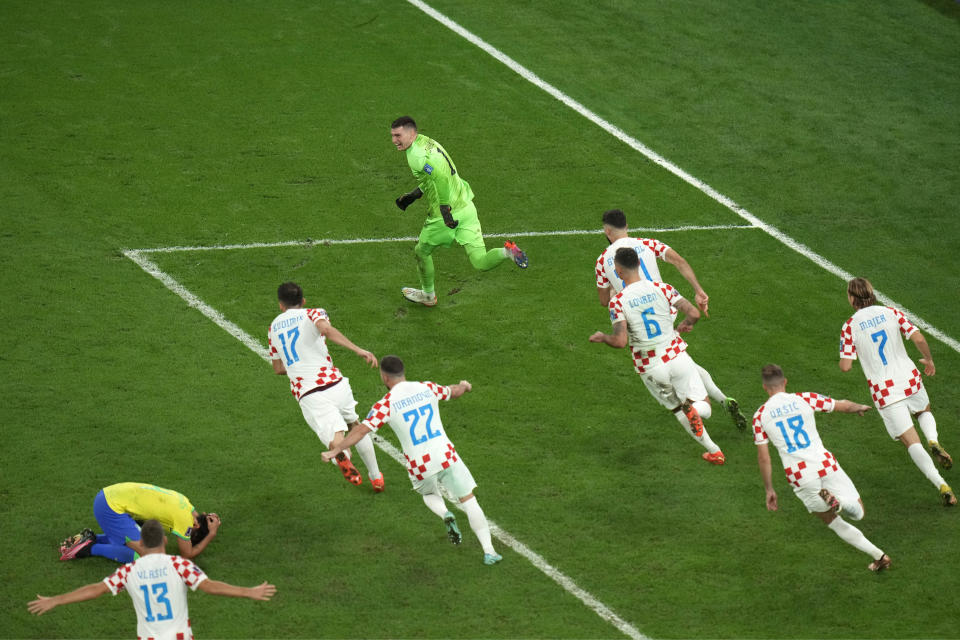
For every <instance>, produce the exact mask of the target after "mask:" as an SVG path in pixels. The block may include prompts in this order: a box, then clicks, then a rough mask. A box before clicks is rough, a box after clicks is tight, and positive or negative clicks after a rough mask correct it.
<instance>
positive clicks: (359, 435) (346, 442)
mask: <svg viewBox="0 0 960 640" xmlns="http://www.w3.org/2000/svg"><path fill="white" fill-rule="evenodd" d="M368 433H370V427H368V426H367V425H365V424H363V423H362V422H359V423H357V425H356V426H355V427H353V428H352V429H350V432H349V433H347V435H346V436H344V437H343V440H341V441H340V442H338V443H337V444H336V445H334V446H332V447H330V449H329V450H328V451H324V452H323V453H321V454H320V457H321V458H322V459H323V461H324V462H330V461H331V460H333V459H334V458H336V457H337V456H338V455H340V453H341V452H343V451H345V450H347V449H349V448H350V447H352V446H353V445H355V444H357V443H358V442H360V441H361V440H363V436H365V435H367V434H368Z"/></svg>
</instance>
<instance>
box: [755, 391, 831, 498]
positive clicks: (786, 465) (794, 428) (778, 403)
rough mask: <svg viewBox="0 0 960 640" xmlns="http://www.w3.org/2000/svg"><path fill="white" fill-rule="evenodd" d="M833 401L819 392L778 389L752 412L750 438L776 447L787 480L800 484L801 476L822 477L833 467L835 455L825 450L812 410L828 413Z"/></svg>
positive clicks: (809, 477)
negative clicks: (790, 391)
mask: <svg viewBox="0 0 960 640" xmlns="http://www.w3.org/2000/svg"><path fill="white" fill-rule="evenodd" d="M835 406H836V402H835V401H834V399H833V398H831V397H829V396H823V395H820V394H819V393H809V392H805V393H787V392H785V391H781V392H780V393H777V394H774V395H772V396H770V399H769V400H767V401H766V402H765V403H764V404H763V405H761V407H760V408H759V409H757V412H756V413H754V414H753V441H754V443H755V444H758V445H760V444H764V443H765V442H768V441H769V442H770V444H772V445H773V446H774V447H776V448H777V452H778V453H779V454H780V461H781V462H782V463H783V472H784V474H786V476H787V480H788V481H789V482H790V483H791V484H793V485H795V486H799V485H800V483H801V482H802V481H803V480H809V479H811V478H822V477H823V476H825V475H827V474H828V473H830V472H831V471H836V470H837V469H838V468H839V466H838V465H837V460H836V458H834V457H833V454H832V453H830V452H829V451H827V450H826V449H825V448H824V446H823V441H822V440H820V434H819V433H818V432H817V421H816V418H815V417H814V412H815V411H822V412H824V413H830V412H831V411H833V409H834V407H835Z"/></svg>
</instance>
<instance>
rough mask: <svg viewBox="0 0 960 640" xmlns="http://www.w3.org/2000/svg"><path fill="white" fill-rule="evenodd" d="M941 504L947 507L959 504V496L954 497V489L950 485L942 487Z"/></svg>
mask: <svg viewBox="0 0 960 640" xmlns="http://www.w3.org/2000/svg"><path fill="white" fill-rule="evenodd" d="M940 502H942V503H943V506H945V507H954V506H956V504H957V496H955V495H953V489H951V488H950V485H948V484H942V485H940Z"/></svg>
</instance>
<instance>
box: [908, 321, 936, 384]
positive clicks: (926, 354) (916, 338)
mask: <svg viewBox="0 0 960 640" xmlns="http://www.w3.org/2000/svg"><path fill="white" fill-rule="evenodd" d="M910 341H911V342H912V343H913V344H915V345H916V346H917V349H919V351H920V355H922V356H923V357H922V358H920V364H922V365H923V372H924V373H925V374H926V375H928V376H932V375H934V374H936V373H937V368H936V366H934V364H933V354H932V353H930V345H929V344H927V339H926V338H924V337H923V334H922V333H920V332H919V331H914V332H913V335H911V336H910Z"/></svg>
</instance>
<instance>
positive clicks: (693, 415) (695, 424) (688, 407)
mask: <svg viewBox="0 0 960 640" xmlns="http://www.w3.org/2000/svg"><path fill="white" fill-rule="evenodd" d="M680 410H681V411H683V415H685V416H687V421H688V422H689V423H690V431H692V432H693V435H694V436H696V437H697V438H699V437H700V436H702V435H703V418H701V417H700V414H699V413H698V412H697V410H696V409H695V408H694V406H693V402H691V401H690V400H685V401H684V402H683V404H682V405H680Z"/></svg>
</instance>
